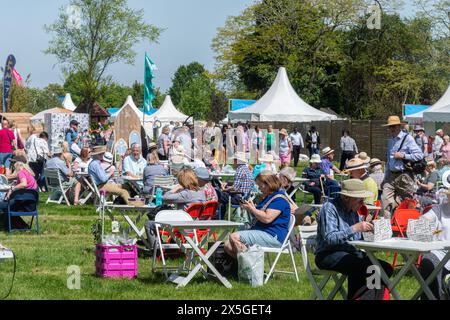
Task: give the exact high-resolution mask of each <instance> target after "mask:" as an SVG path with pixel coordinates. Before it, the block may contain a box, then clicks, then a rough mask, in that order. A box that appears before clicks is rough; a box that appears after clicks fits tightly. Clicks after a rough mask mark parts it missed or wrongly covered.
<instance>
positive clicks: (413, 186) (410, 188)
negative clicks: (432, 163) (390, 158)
mask: <svg viewBox="0 0 450 320" xmlns="http://www.w3.org/2000/svg"><path fill="white" fill-rule="evenodd" d="M416 191H417V183H416V177H415V176H414V174H413V173H412V172H404V173H391V174H390V176H389V178H388V179H386V180H384V182H383V194H382V195H381V203H382V207H383V216H384V218H386V219H391V217H392V212H393V211H394V210H395V209H396V208H397V207H398V205H399V204H400V203H401V202H402V201H403V200H404V199H405V198H411V199H412V198H413V197H414V194H415V193H416Z"/></svg>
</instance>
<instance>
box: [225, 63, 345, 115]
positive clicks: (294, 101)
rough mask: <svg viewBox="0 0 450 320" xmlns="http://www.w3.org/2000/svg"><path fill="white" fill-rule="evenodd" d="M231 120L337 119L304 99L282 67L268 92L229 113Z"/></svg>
mask: <svg viewBox="0 0 450 320" xmlns="http://www.w3.org/2000/svg"><path fill="white" fill-rule="evenodd" d="M228 119H229V120H232V121H233V120H240V121H254V122H272V121H279V122H311V121H328V120H337V117H336V116H335V115H331V114H328V113H325V112H322V111H320V110H318V109H316V108H314V107H312V106H310V105H309V104H307V103H306V102H305V101H303V100H302V99H301V98H300V97H299V96H298V95H297V93H296V92H295V90H294V88H293V87H292V85H291V83H290V81H289V78H288V76H287V72H286V69H285V68H284V67H281V68H280V69H279V70H278V75H277V77H276V79H275V81H274V83H273V84H272V86H271V87H270V89H269V90H268V91H267V92H266V94H265V95H264V96H263V97H262V98H261V99H259V100H258V101H257V102H256V103H254V104H253V105H251V106H250V107H247V108H244V109H240V110H237V111H234V112H230V113H228Z"/></svg>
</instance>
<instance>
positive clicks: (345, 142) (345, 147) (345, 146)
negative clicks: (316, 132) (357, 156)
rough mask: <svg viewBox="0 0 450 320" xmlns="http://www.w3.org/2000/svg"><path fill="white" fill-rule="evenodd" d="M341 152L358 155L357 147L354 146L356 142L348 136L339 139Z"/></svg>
mask: <svg viewBox="0 0 450 320" xmlns="http://www.w3.org/2000/svg"><path fill="white" fill-rule="evenodd" d="M341 150H342V151H354V152H356V153H358V147H357V146H356V142H355V140H354V139H353V138H352V137H350V136H346V137H342V138H341Z"/></svg>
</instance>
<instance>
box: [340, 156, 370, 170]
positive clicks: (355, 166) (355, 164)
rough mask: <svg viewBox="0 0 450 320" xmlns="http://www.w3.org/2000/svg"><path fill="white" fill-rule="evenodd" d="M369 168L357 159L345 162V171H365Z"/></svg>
mask: <svg viewBox="0 0 450 320" xmlns="http://www.w3.org/2000/svg"><path fill="white" fill-rule="evenodd" d="M368 167H369V166H368V165H367V164H366V163H364V161H362V160H361V159H359V158H353V159H350V160H348V161H347V164H346V168H345V170H346V171H354V170H359V169H367V168H368Z"/></svg>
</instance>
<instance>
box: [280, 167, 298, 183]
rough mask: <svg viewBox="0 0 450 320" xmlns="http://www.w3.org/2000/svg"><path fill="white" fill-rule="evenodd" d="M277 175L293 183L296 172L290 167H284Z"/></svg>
mask: <svg viewBox="0 0 450 320" xmlns="http://www.w3.org/2000/svg"><path fill="white" fill-rule="evenodd" d="M279 174H280V176H283V177H285V178H286V179H288V180H289V181H290V182H293V181H294V179H295V177H296V176H297V172H296V171H295V170H294V168H291V167H285V168H283V169H281V171H280V173H279Z"/></svg>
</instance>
